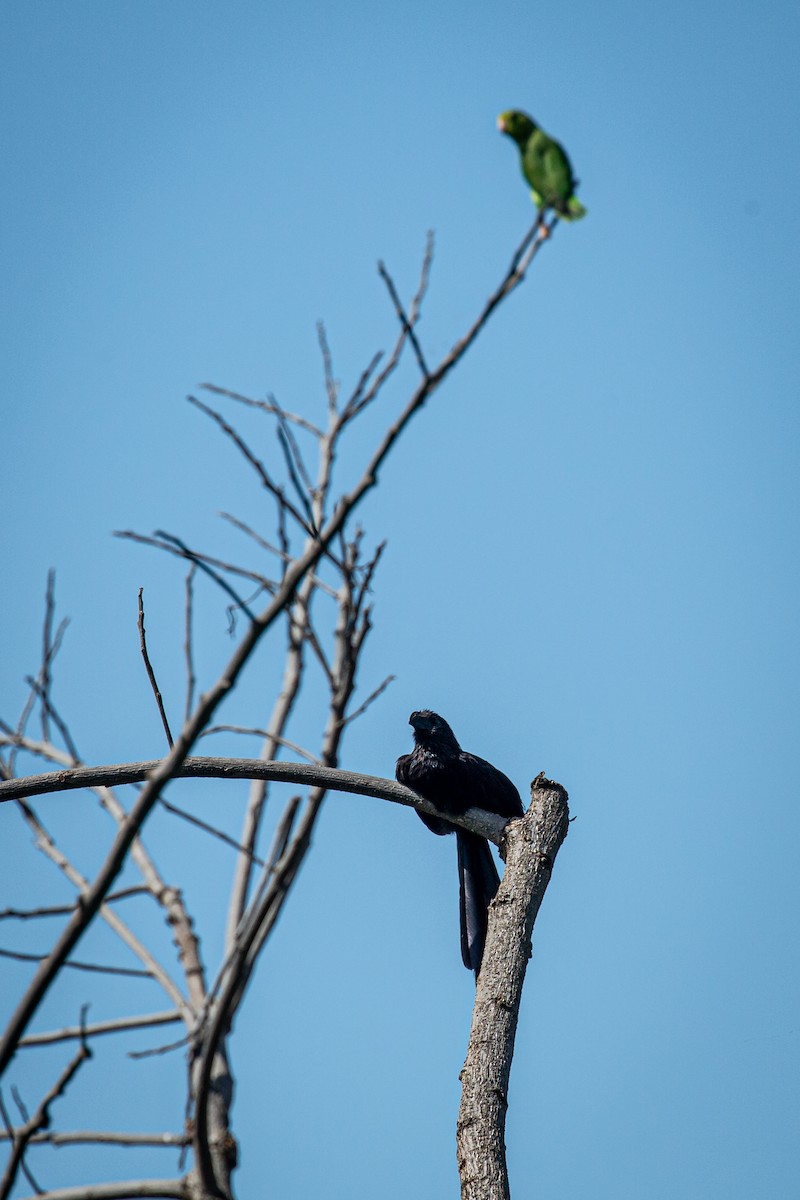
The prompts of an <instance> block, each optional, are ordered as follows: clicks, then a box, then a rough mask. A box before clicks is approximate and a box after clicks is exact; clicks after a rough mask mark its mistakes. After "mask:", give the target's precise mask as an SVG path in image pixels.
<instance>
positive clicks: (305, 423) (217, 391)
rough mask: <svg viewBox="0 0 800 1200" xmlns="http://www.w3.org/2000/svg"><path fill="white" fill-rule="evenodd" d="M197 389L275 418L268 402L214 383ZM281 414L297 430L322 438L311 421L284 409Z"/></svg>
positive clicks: (275, 411) (320, 431) (275, 413)
mask: <svg viewBox="0 0 800 1200" xmlns="http://www.w3.org/2000/svg"><path fill="white" fill-rule="evenodd" d="M198 387H201V388H202V389H203V391H205V392H213V393H214V395H215V396H227V398H228V399H229V400H236V401H237V403H239V404H246V405H247V406H248V407H249V408H258V409H260V410H261V411H262V412H265V413H269V414H270V415H271V416H277V410H276V408H275V405H274V404H273V403H271V402H270V401H269V400H252V399H251V398H250V396H242V395H241V394H240V393H239V392H231V391H229V390H228V388H221V387H217V385H216V384H215V383H201V384H198ZM273 399H274V397H273ZM281 412H282V413H283V415H284V416H285V417H286V420H287V421H291V422H292V424H293V425H297V427H298V428H299V429H305V430H307V432H308V433H313V435H314V437H318V438H321V437H323V436H324V435H323V432H322V430H321V429H320V428H319V426H318V425H315V424H314V423H313V421H309V420H307V419H306V418H305V417H301V416H298V414H297V413H291V412H287V411H286V409H285V408H283V409H281Z"/></svg>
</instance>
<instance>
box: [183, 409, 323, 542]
mask: <svg viewBox="0 0 800 1200" xmlns="http://www.w3.org/2000/svg"><path fill="white" fill-rule="evenodd" d="M186 398H187V400H188V401H189V403H190V404H193V405H194V407H195V408H198V409H199V410H200V412H202V413H205V414H206V416H207V417H211V419H212V421H215V422H216V424H217V425H218V426H219V428H220V429H221V430H222V432H223V433H224V434H226V435H227V436H228V437H229V438H230V439H231V441H232V442H233V444H234V445H235V446H236V448H237V450H238V451H239V452H240V453H241V454H242V456H243V457H244V459H245V460H246V461H247V462H248V463H249V464H250V466H251V467H252V468H253V470H254V471H255V472H256V474H257V475H258V477H259V479H260V480H261V484H262V486H263V487H264V488H266V490H267V491H268V492H270V493H271V495H273V496H274V497H275V499H276V500H277V502H278V505H279V507H280V508H282V509H284V510H285V511H286V512H288V513H289V514H290V515H291V516H292V517H293V518H294V520H295V521H297V523H298V525H299V526H300V528H301V529H302V530H303V532H304V533H306V534H307V535H308V536H309V537H316V530H314V529H312V528H311V526H310V525H309V524H308V522H307V521H306V519H305V517H304V516H303V515H302V513H300V512H299V511H298V510H297V509H296V508H295V506H294V505H293V504H292V502H291V500H289V499H288V498H287V496H286V493H285V492H284V490H283V488H282V487H280V486H279V485H278V484H276V483H275V482H274V480H273V478H272V476H271V475H270V473H269V471H268V470H267V468H266V467H265V466H264V464H263V463H262V461H261V459H260V458H258V457H257V456H256V455H255V454H254V453H253V451H252V450H251V449H250V447H249V446H248V444H247V442H246V441H245V440H244V438H243V437H241V436H240V435H239V434H238V433H237V432H236V430H235V429H234V428H233V426H232V425H231V424H230V423H229V422H228V421H226V420H225V418H224V417H223V416H222V413H218V412H217V410H216V409H214V408H211V407H210V406H209V405H208V404H204V403H203V401H202V400H198V399H197V397H196V396H187V397H186Z"/></svg>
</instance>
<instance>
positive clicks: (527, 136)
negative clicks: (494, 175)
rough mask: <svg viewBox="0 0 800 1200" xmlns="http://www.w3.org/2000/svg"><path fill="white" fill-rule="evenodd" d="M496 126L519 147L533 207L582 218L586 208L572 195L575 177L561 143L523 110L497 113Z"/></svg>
mask: <svg viewBox="0 0 800 1200" xmlns="http://www.w3.org/2000/svg"><path fill="white" fill-rule="evenodd" d="M497 128H498V129H499V130H500V132H501V133H507V134H508V136H509V137H510V138H513V139H514V141H515V142H516V143H517V145H518V146H519V157H520V166H521V167H522V174H523V175H524V176H525V178H526V179H527V181H528V183H529V184H530V185H531V195H532V196H533V202H534V204H535V205H536V207H537V208H539V209H545V208H552V209H555V211H556V212H557V213H558V215H559V216H560V217H564V219H565V220H567V221H577V220H578V218H579V217H585V216H586V209H585V208H584V207H583V205H582V204H581V202H580V200H579V199H578V197H577V196H576V195H574V191H575V188H576V187H577V180H576V179H575V178H574V177H573V174H572V166H571V164H570V161H569V159H568V158H567V155H566V153H565V151H564V148H563V146H560V145H559V144H558V142H556V141H554V140H553V138H551V137H548V136H547V134H546V133H545V132H544V130H543V129H540V128H539V126H538V125H537V124H536V122H535V121H533V120H531V118H530V117H529V116H528V114H527V113H524V112H520V111H519V110H518V109H515V108H512V109H509V110H508V112H504V113H500V116H499V117H498V118H497Z"/></svg>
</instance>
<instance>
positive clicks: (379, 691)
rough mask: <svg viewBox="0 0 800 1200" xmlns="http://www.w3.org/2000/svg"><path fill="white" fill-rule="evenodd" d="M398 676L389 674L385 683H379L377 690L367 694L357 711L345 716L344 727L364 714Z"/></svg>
mask: <svg viewBox="0 0 800 1200" xmlns="http://www.w3.org/2000/svg"><path fill="white" fill-rule="evenodd" d="M396 678H397V676H396V675H387V676H386V678H385V679H384V681H383V683H379V684H378V686H377V687H376V688H375V691H374V692H370V694H369V695H368V696H367V698H366V700H365V701H364V703H363V704H360V705H359V706H358V708H357V709H356V710H355V712H351V713H350V714H349V715H348V716H346V717H345V718H344V720H343V721H342V727H344V726H345V725H349V724H350V722H351V721H355V720H356V718H357V717H360V716H362V715H363V714H364V713H365V712H366V711H367V709H368V708H369V706H370V704H372V703H373V702H374V701H375V700H377V699H378V697H379V696H380V695H381V694H382V693H383V692H385V691H386V689H387V687H388V686H389V684H390V683H394V681H395V679H396Z"/></svg>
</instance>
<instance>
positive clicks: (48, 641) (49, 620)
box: [39, 567, 56, 742]
mask: <svg viewBox="0 0 800 1200" xmlns="http://www.w3.org/2000/svg"><path fill="white" fill-rule="evenodd" d="M55 591H56V573H55V571H54V570H53V569H52V567H51V568H50V570H49V571H48V572H47V588H46V589H45V596H44V621H43V622H42V667H41V671H40V673H39V682H40V683H41V685H42V697H43V703H42V706H41V720H42V737H43V739H44V740H45V741H46V742H49V741H50V719H49V718H50V714H49V712H48V708H49V703H48V701H49V697H50V662H51V658H52V653H53V650H52V646H53V616H54V614H55V608H56V596H55Z"/></svg>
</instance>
